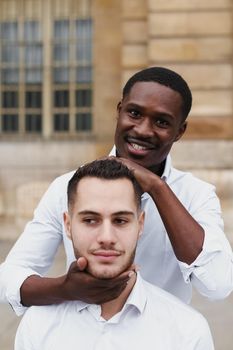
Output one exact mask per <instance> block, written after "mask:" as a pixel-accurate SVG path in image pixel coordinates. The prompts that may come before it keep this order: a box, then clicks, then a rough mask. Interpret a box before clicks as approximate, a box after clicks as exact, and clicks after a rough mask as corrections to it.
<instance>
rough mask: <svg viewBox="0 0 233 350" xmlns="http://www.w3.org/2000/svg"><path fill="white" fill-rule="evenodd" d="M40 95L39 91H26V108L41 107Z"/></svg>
mask: <svg viewBox="0 0 233 350" xmlns="http://www.w3.org/2000/svg"><path fill="white" fill-rule="evenodd" d="M41 106H42V96H41V91H26V94H25V107H26V108H41Z"/></svg>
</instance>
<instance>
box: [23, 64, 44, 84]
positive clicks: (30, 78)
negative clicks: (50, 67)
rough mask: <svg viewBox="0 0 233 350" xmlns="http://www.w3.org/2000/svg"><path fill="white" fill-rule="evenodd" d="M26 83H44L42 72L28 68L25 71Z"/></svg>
mask: <svg viewBox="0 0 233 350" xmlns="http://www.w3.org/2000/svg"><path fill="white" fill-rule="evenodd" d="M25 83H26V84H41V83H42V70H41V69H35V68H27V69H26V70H25Z"/></svg>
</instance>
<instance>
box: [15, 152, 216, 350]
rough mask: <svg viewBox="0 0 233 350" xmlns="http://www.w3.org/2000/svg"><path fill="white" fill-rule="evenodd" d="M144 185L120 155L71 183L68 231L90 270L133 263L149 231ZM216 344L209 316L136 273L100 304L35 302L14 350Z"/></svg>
mask: <svg viewBox="0 0 233 350" xmlns="http://www.w3.org/2000/svg"><path fill="white" fill-rule="evenodd" d="M140 201H141V189H140V186H138V184H137V182H136V181H135V178H134V177H133V174H132V172H131V171H129V170H128V168H127V167H126V166H124V165H123V164H121V163H119V162H117V161H116V160H115V159H112V160H110V159H106V160H99V161H94V162H92V163H90V164H87V165H85V166H83V167H81V168H80V169H78V170H77V172H76V173H75V174H74V176H73V177H72V179H71V180H70V182H69V186H68V212H66V213H64V223H65V227H66V232H67V235H68V237H69V239H71V241H72V245H73V249H74V253H75V256H76V258H78V257H80V256H82V257H83V258H85V260H86V261H87V267H86V270H87V272H88V273H89V274H90V275H91V276H93V277H94V278H97V279H102V280H103V281H108V280H109V279H112V278H116V277H117V276H119V275H120V274H122V273H123V272H124V271H127V270H129V269H133V263H134V257H135V251H136V245H137V241H138V239H139V240H140V236H141V234H142V230H143V223H144V215H145V214H144V212H143V211H141V208H140ZM76 347H78V348H80V349H81V348H82V349H85V350H94V349H95V350H98V349H101V350H104V349H106V350H115V349H118V350H123V349H126V348H127V349H134V350H137V349H142V348H145V349H148V350H149V349H155V348H156V349H157V350H194V349H195V350H212V349H213V342H212V338H211V334H210V331H209V327H208V324H207V322H206V321H205V319H204V318H203V317H202V316H201V315H200V314H199V313H197V312H196V311H194V310H193V309H191V308H190V307H189V306H187V305H186V304H184V303H183V302H181V301H180V300H179V299H177V298H175V297H174V296H172V295H170V294H169V293H167V292H165V291H163V290H162V289H160V288H158V287H155V286H153V285H152V284H149V283H148V282H146V281H144V280H143V279H142V278H141V277H140V275H139V273H132V275H131V277H130V279H129V281H128V284H127V286H126V288H125V289H124V290H123V291H122V292H121V293H120V295H119V296H118V297H117V298H115V299H113V300H111V301H108V302H106V303H102V304H101V305H97V304H88V303H84V302H81V301H69V302H66V303H63V304H59V305H52V306H39V307H31V308H29V310H28V311H27V312H26V314H25V315H24V317H23V320H22V321H21V324H20V326H19V329H18V332H17V335H16V341H15V350H32V349H33V350H37V349H38V350H41V349H43V350H51V349H57V350H59V349H64V348H67V349H75V348H76Z"/></svg>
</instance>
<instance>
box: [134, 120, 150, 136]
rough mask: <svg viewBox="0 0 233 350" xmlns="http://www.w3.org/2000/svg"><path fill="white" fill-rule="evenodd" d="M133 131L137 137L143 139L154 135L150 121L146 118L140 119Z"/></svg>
mask: <svg viewBox="0 0 233 350" xmlns="http://www.w3.org/2000/svg"><path fill="white" fill-rule="evenodd" d="M134 130H135V132H136V133H137V136H139V137H143V138H148V137H152V136H153V133H154V132H153V125H152V123H151V120H150V119H149V118H147V117H144V118H142V119H141V120H140V122H139V123H137V124H136V125H135V127H134Z"/></svg>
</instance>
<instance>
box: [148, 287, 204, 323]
mask: <svg viewBox="0 0 233 350" xmlns="http://www.w3.org/2000/svg"><path fill="white" fill-rule="evenodd" d="M143 284H144V288H145V291H146V295H147V300H148V305H150V309H151V310H153V312H155V313H157V312H158V310H159V313H160V314H161V315H163V317H164V318H165V319H167V321H169V322H171V323H173V324H175V325H176V327H179V325H180V326H181V327H182V326H183V325H185V324H186V325H187V324H188V325H189V328H195V327H196V326H197V325H198V327H199V325H200V324H206V323H207V322H206V320H205V318H204V317H203V316H202V315H201V314H200V313H199V312H198V311H196V310H195V309H193V308H192V307H191V306H189V305H187V304H185V303H184V302H183V301H181V300H180V299H178V298H177V297H175V296H174V295H172V294H170V293H168V292H166V291H165V290H163V289H161V288H159V287H156V286H154V285H152V284H151V283H149V282H146V281H143Z"/></svg>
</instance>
